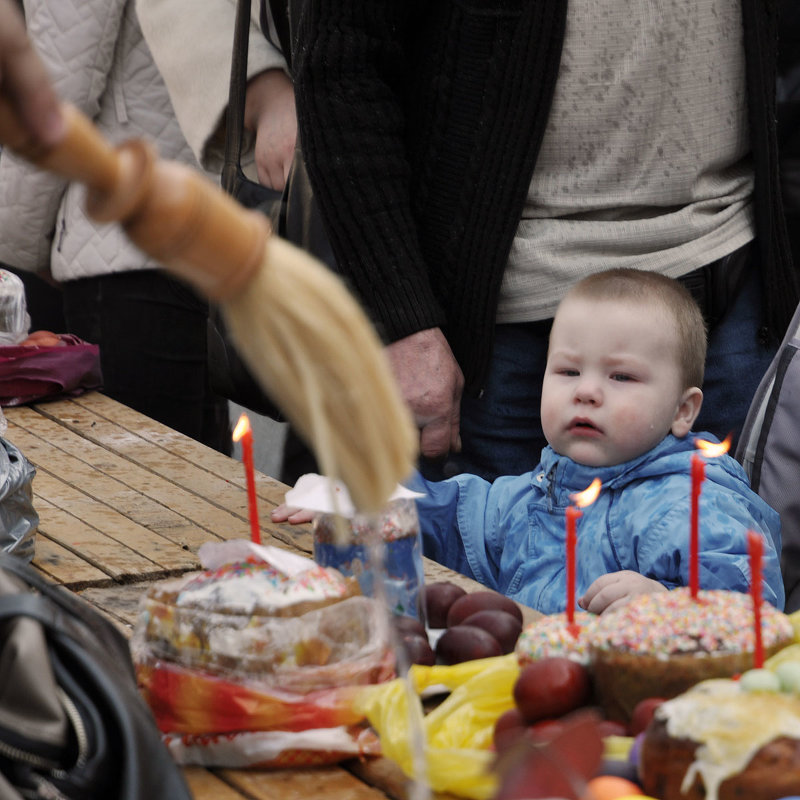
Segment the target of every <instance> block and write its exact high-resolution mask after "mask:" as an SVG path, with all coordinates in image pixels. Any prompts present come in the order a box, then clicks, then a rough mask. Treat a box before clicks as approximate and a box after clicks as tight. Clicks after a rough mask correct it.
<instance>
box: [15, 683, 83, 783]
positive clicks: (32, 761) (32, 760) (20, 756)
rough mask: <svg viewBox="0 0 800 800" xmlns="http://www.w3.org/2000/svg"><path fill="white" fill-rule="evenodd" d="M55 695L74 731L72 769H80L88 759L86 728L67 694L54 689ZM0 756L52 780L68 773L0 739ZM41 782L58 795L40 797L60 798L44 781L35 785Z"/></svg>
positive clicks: (49, 761) (61, 690) (42, 758)
mask: <svg viewBox="0 0 800 800" xmlns="http://www.w3.org/2000/svg"><path fill="white" fill-rule="evenodd" d="M56 694H57V696H58V700H59V702H60V703H61V705H62V707H63V709H64V711H65V713H66V715H67V718H68V719H69V721H70V724H71V725H72V729H73V730H74V731H75V739H76V742H77V745H78V756H77V758H76V759H75V763H74V765H73V768H74V767H82V766H83V765H84V764H86V761H87V759H88V757H89V737H88V736H87V734H86V726H85V725H84V723H83V720H82V719H81V715H80V712H79V711H78V707H77V706H76V705H75V703H73V702H72V700H71V698H70V697H69V696H68V695H67V693H66V692H65V691H64V690H63V689H61V688H59V687H56ZM0 755H3V756H5V757H6V758H8V759H10V760H12V761H22V762H23V763H25V764H29V765H30V766H32V767H36V768H37V769H41V770H46V771H47V772H49V773H50V775H52V776H53V777H54V778H59V779H65V778H67V777H68V772H67V771H66V770H64V769H62V768H61V767H59V766H58V764H57V763H56V762H55V761H52V760H51V759H49V758H44V757H43V756H40V755H37V754H36V753H31V752H30V751H29V750H23V749H22V748H20V747H15V746H14V745H12V744H8V742H4V741H2V740H1V739H0ZM42 781H43V782H44V784H46V785H47V786H49V787H51V788H52V792H57V793H58V794H57V795H53V794H52V793H51V794H50V795H42V796H43V797H44V796H51V797H58V796H61V793H60V792H58V789H56V787H55V786H52V784H50V783H48V782H47V781H46V779H44V778H42V777H41V776H38V778H37V783H41V782H42Z"/></svg>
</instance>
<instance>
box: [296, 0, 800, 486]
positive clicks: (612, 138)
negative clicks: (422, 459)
mask: <svg viewBox="0 0 800 800" xmlns="http://www.w3.org/2000/svg"><path fill="white" fill-rule="evenodd" d="M302 6H303V10H302V13H301V14H300V16H299V19H298V20H297V21H296V30H295V52H294V56H293V79H294V84H295V94H296V103H297V110H298V121H299V129H300V138H301V142H302V146H303V152H304V155H305V158H306V163H307V166H308V169H309V173H310V175H311V178H312V182H313V184H314V189H315V193H316V195H317V199H318V202H319V205H320V208H321V210H322V213H323V216H324V218H325V221H326V225H327V230H328V234H329V236H330V238H331V243H332V245H333V249H334V251H335V254H336V257H337V261H338V265H339V269H340V270H341V272H342V273H343V274H344V275H345V276H346V278H347V279H348V281H349V282H350V285H351V286H352V287H353V288H354V290H355V291H356V292H357V293H358V294H359V295H360V296H361V298H362V299H363V301H364V303H365V304H366V306H367V307H368V308H369V309H370V310H371V312H372V314H373V317H374V319H375V321H376V323H377V325H378V327H379V329H380V331H381V332H382V334H383V335H384V337H385V338H386V341H387V342H389V343H390V345H389V348H388V352H389V356H390V358H391V360H392V362H393V364H394V366H395V370H396V372H397V374H398V376H399V379H400V385H401V387H402V388H403V391H404V392H405V394H406V396H407V397H408V399H409V401H410V402H411V404H412V407H413V408H414V409H415V411H416V413H417V418H418V422H419V424H420V427H421V429H422V449H423V453H424V454H425V455H428V456H443V455H445V454H446V453H447V452H448V451H450V450H453V449H454V446H455V445H456V442H457V438H458V433H459V431H460V438H461V443H462V446H463V452H462V454H461V456H453V455H452V454H451V459H452V462H453V463H452V466H451V469H453V470H455V471H462V470H467V471H473V472H477V473H478V474H482V475H484V476H485V477H488V478H492V477H494V476H495V475H497V474H498V473H501V472H502V473H505V474H509V473H517V472H521V471H522V470H523V469H525V468H526V467H529V466H530V464H532V463H534V462H535V460H536V458H537V455H538V452H539V445H540V442H541V432H540V426H539V420H538V414H537V413H536V409H537V408H538V394H539V386H540V383H541V375H542V369H543V365H544V354H545V349H546V338H547V331H548V327H549V319H550V317H551V315H552V310H553V308H554V306H555V303H556V302H557V300H558V298H559V297H560V296H561V295H562V294H563V292H565V291H566V289H567V288H568V287H569V285H571V284H572V283H573V282H574V281H575V280H577V279H578V278H580V277H582V276H583V275H585V274H586V273H587V272H591V271H594V270H597V269H601V268H606V267H610V266H635V267H640V268H643V269H652V270H655V271H658V272H663V273H665V274H668V275H671V276H673V277H681V278H682V279H683V280H684V281H685V282H686V283H687V285H689V286H690V287H691V288H692V289H693V290H694V291H695V293H696V295H697V296H698V297H699V299H700V300H701V302H702V304H703V308H704V311H705V312H706V317H707V319H708V322H709V326H710V327H711V335H710V348H709V363H708V369H707V380H706V386H705V395H706V401H705V404H704V418H703V419H702V420H701V421H699V422H698V424H699V425H700V427H701V428H702V429H710V430H711V431H713V432H714V433H717V434H718V435H720V436H725V435H726V434H727V433H728V432H733V433H734V434H735V433H736V432H737V431H738V429H739V427H740V425H741V422H742V420H743V417H744V414H745V412H746V409H747V406H748V404H749V401H750V397H751V395H752V392H753V390H754V389H755V386H756V385H757V383H758V379H759V377H760V375H761V373H762V372H763V370H764V369H765V368H766V366H767V365H768V363H769V361H770V358H771V355H772V353H773V352H774V348H775V345H776V344H777V341H778V340H779V339H780V337H781V335H782V333H783V330H784V328H785V325H786V323H787V322H788V320H789V318H790V315H791V313H792V312H793V310H794V307H795V305H796V302H797V299H798V292H797V282H796V278H795V275H794V271H793V269H792V267H791V260H790V256H789V248H788V241H787V236H786V231H785V226H784V220H783V215H782V210H781V205H780V196H779V187H778V177H777V150H776V139H775V126H774V110H775V105H774V87H775V64H774V58H775V49H776V48H775V35H776V26H775V22H776V18H775V7H774V2H773V1H772V0H704V2H692V3H688V4H687V3H685V2H677V0H661V1H660V2H659V3H653V2H650V0H570V2H569V4H567V2H566V1H565V0H539V1H538V2H535V3H532V2H529V0H484V1H483V2H478V1H477V0H472V1H470V0H461V1H460V2H455V0H453V1H452V2H449V1H447V0H437V1H436V2H433V3H431V2H428V3H421V2H416V0H350V1H349V2H347V3H345V2H341V0H311V2H306V3H303V4H302ZM462 374H463V376H464V379H465V390H464V396H463V401H462V402H461V406H460V413H461V420H460V427H459V424H458V423H459V399H460V395H461V384H460V380H461V375H462Z"/></svg>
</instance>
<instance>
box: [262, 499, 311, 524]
mask: <svg viewBox="0 0 800 800" xmlns="http://www.w3.org/2000/svg"><path fill="white" fill-rule="evenodd" d="M315 515H316V512H315V511H309V510H308V509H307V508H292V506H287V505H286V503H281V504H280V505H279V506H275V508H273V509H272V513H271V514H270V515H269V517H270V519H271V520H272V521H273V522H289V523H290V524H292V525H302V524H303V523H304V522H311V521H312V520H313V519H314V516H315Z"/></svg>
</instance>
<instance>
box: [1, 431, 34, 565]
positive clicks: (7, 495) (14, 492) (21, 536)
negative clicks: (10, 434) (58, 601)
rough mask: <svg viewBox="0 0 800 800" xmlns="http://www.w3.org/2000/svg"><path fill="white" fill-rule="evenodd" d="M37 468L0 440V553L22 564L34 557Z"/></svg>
mask: <svg viewBox="0 0 800 800" xmlns="http://www.w3.org/2000/svg"><path fill="white" fill-rule="evenodd" d="M35 474H36V468H35V467H34V466H33V464H31V462H30V461H28V459H27V458H25V456H24V455H23V454H22V451H21V450H19V448H17V447H15V446H14V445H13V444H11V442H9V441H8V440H7V439H3V438H2V437H0V550H2V551H3V552H5V553H11V554H12V555H14V556H17V557H18V558H21V559H23V560H24V561H30V560H31V559H32V558H33V549H34V534H35V533H36V529H37V528H38V527H39V515H38V514H37V513H36V510H35V509H34V507H33V487H32V483H33V476H34V475H35Z"/></svg>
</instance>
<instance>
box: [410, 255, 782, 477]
mask: <svg viewBox="0 0 800 800" xmlns="http://www.w3.org/2000/svg"><path fill="white" fill-rule="evenodd" d="M760 304H761V292H760V288H759V282H758V276H757V274H756V271H755V270H751V275H750V276H749V277H748V279H747V281H746V283H745V284H744V286H743V287H742V289H741V290H740V292H739V294H738V296H737V297H736V299H735V301H734V302H733V304H732V305H731V306H730V307H729V309H728V311H727V313H726V314H725V316H724V317H723V318H722V319H721V320H720V321H719V323H718V324H717V325H716V327H715V328H714V330H713V331H712V332H711V334H710V336H709V340H708V356H707V359H706V374H705V381H704V384H703V408H702V410H701V412H700V416H699V417H698V419H697V422H696V423H695V425H694V429H695V430H697V431H709V432H711V433H713V434H714V435H715V436H717V437H719V438H720V439H723V438H724V437H725V436H727V435H728V433H733V435H734V443H733V446H732V448H731V452H733V449H735V446H736V442H735V438H736V436H738V433H739V431H740V430H741V428H742V425H743V423H744V419H745V416H746V414H747V409H748V407H749V406H750V401H751V399H752V397H753V394H754V393H755V390H756V388H757V386H758V383H759V381H760V380H761V377H762V375H763V374H764V372H766V369H767V367H768V366H769V363H770V361H771V360H772V357H773V355H774V354H775V352H776V351H777V343H773V344H771V345H764V344H763V343H761V342H760V340H759V328H760V326H761V321H760V320H761V314H760ZM551 322H552V320H547V321H543V322H528V323H518V324H510V325H498V326H497V327H496V328H495V342H494V351H493V357H492V363H491V368H490V371H489V374H488V376H487V379H486V383H485V387H484V390H483V392H482V393H481V396H480V397H465V398H464V399H463V401H462V404H461V442H462V452H461V453H456V454H452V455H451V456H450V457H449V458H448V459H447V461H446V462H444V463H441V462H430V461H426V462H425V463H423V464H421V465H420V470H421V472H422V474H423V475H424V476H425V477H426V478H428V479H429V480H441V479H442V478H445V477H449V476H451V475H456V474H459V473H461V472H469V473H473V474H475V475H480V476H482V477H483V478H486V480H494V479H495V478H496V477H497V476H499V475H520V474H522V473H523V472H527V471H528V470H531V469H533V468H534V467H535V466H536V464H538V462H539V454H540V453H541V451H542V448H543V447H544V446H545V445H546V444H547V442H546V441H545V438H544V434H543V433H542V423H541V417H540V413H539V405H540V402H541V397H542V378H543V376H544V368H545V362H546V359H547V338H548V335H549V330H550V325H551Z"/></svg>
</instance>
